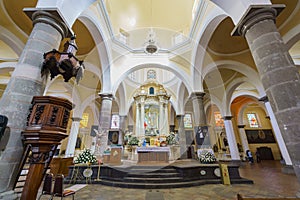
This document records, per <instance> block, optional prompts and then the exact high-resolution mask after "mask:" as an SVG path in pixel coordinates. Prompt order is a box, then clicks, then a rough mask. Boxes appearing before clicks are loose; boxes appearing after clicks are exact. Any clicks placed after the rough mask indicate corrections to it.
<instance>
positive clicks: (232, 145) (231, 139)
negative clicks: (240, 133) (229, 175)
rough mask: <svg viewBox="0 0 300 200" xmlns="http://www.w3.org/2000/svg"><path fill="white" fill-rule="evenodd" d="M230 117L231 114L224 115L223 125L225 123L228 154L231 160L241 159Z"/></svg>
mask: <svg viewBox="0 0 300 200" xmlns="http://www.w3.org/2000/svg"><path fill="white" fill-rule="evenodd" d="M231 119H232V116H225V117H224V125H225V130H226V136H227V140H228V145H229V150H230V156H231V159H232V160H241V158H240V154H239V150H238V147H237V143H236V139H235V135H234V131H233V126H232V121H231Z"/></svg>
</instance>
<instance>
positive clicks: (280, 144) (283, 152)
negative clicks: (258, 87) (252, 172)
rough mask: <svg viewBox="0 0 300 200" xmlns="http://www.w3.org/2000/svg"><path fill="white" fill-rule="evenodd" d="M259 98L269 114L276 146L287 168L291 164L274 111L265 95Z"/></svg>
mask: <svg viewBox="0 0 300 200" xmlns="http://www.w3.org/2000/svg"><path fill="white" fill-rule="evenodd" d="M259 100H260V101H263V102H264V103H265V107H266V109H267V111H268V115H269V117H270V120H271V121H270V122H271V124H272V128H273V130H274V134H275V137H276V140H277V144H278V147H279V149H280V152H281V155H282V157H283V159H284V161H285V164H286V165H287V168H286V169H288V168H289V167H288V166H292V165H293V164H292V161H291V158H290V155H289V152H288V151H287V148H286V145H285V143H284V140H283V138H282V134H281V132H280V129H279V127H278V124H277V121H276V118H275V116H274V113H273V111H272V108H271V105H270V102H269V100H268V97H266V96H265V97H262V98H260V99H259Z"/></svg>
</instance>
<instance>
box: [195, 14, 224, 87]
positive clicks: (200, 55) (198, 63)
mask: <svg viewBox="0 0 300 200" xmlns="http://www.w3.org/2000/svg"><path fill="white" fill-rule="evenodd" d="M226 17H227V15H225V14H221V15H217V16H215V17H214V18H213V19H211V21H209V23H207V24H206V26H205V30H204V31H203V33H202V35H201V38H199V41H197V50H196V52H195V54H194V55H193V59H192V60H193V63H194V69H193V70H194V72H193V88H194V89H195V90H199V91H201V90H203V88H202V87H203V79H204V75H203V73H202V70H203V68H202V67H203V61H204V57H205V56H207V54H206V49H207V46H208V43H209V41H210V38H211V36H212V34H213V33H214V31H215V29H216V28H217V27H218V25H219V24H220V23H221V22H222V21H223V20H224V19H225V18H226ZM197 80H201V84H199V85H198V82H196V81H197Z"/></svg>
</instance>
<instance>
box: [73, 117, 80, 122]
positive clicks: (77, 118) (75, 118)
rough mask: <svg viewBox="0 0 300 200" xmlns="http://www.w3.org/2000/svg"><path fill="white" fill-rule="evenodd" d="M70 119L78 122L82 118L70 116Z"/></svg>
mask: <svg viewBox="0 0 300 200" xmlns="http://www.w3.org/2000/svg"><path fill="white" fill-rule="evenodd" d="M71 119H72V121H73V122H80V121H81V120H82V118H80V117H72V118H71Z"/></svg>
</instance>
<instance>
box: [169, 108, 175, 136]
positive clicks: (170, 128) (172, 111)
mask: <svg viewBox="0 0 300 200" xmlns="http://www.w3.org/2000/svg"><path fill="white" fill-rule="evenodd" d="M174 116H175V112H174V109H173V108H172V106H171V109H170V115H169V118H170V127H169V131H170V132H174V129H175V124H174Z"/></svg>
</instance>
